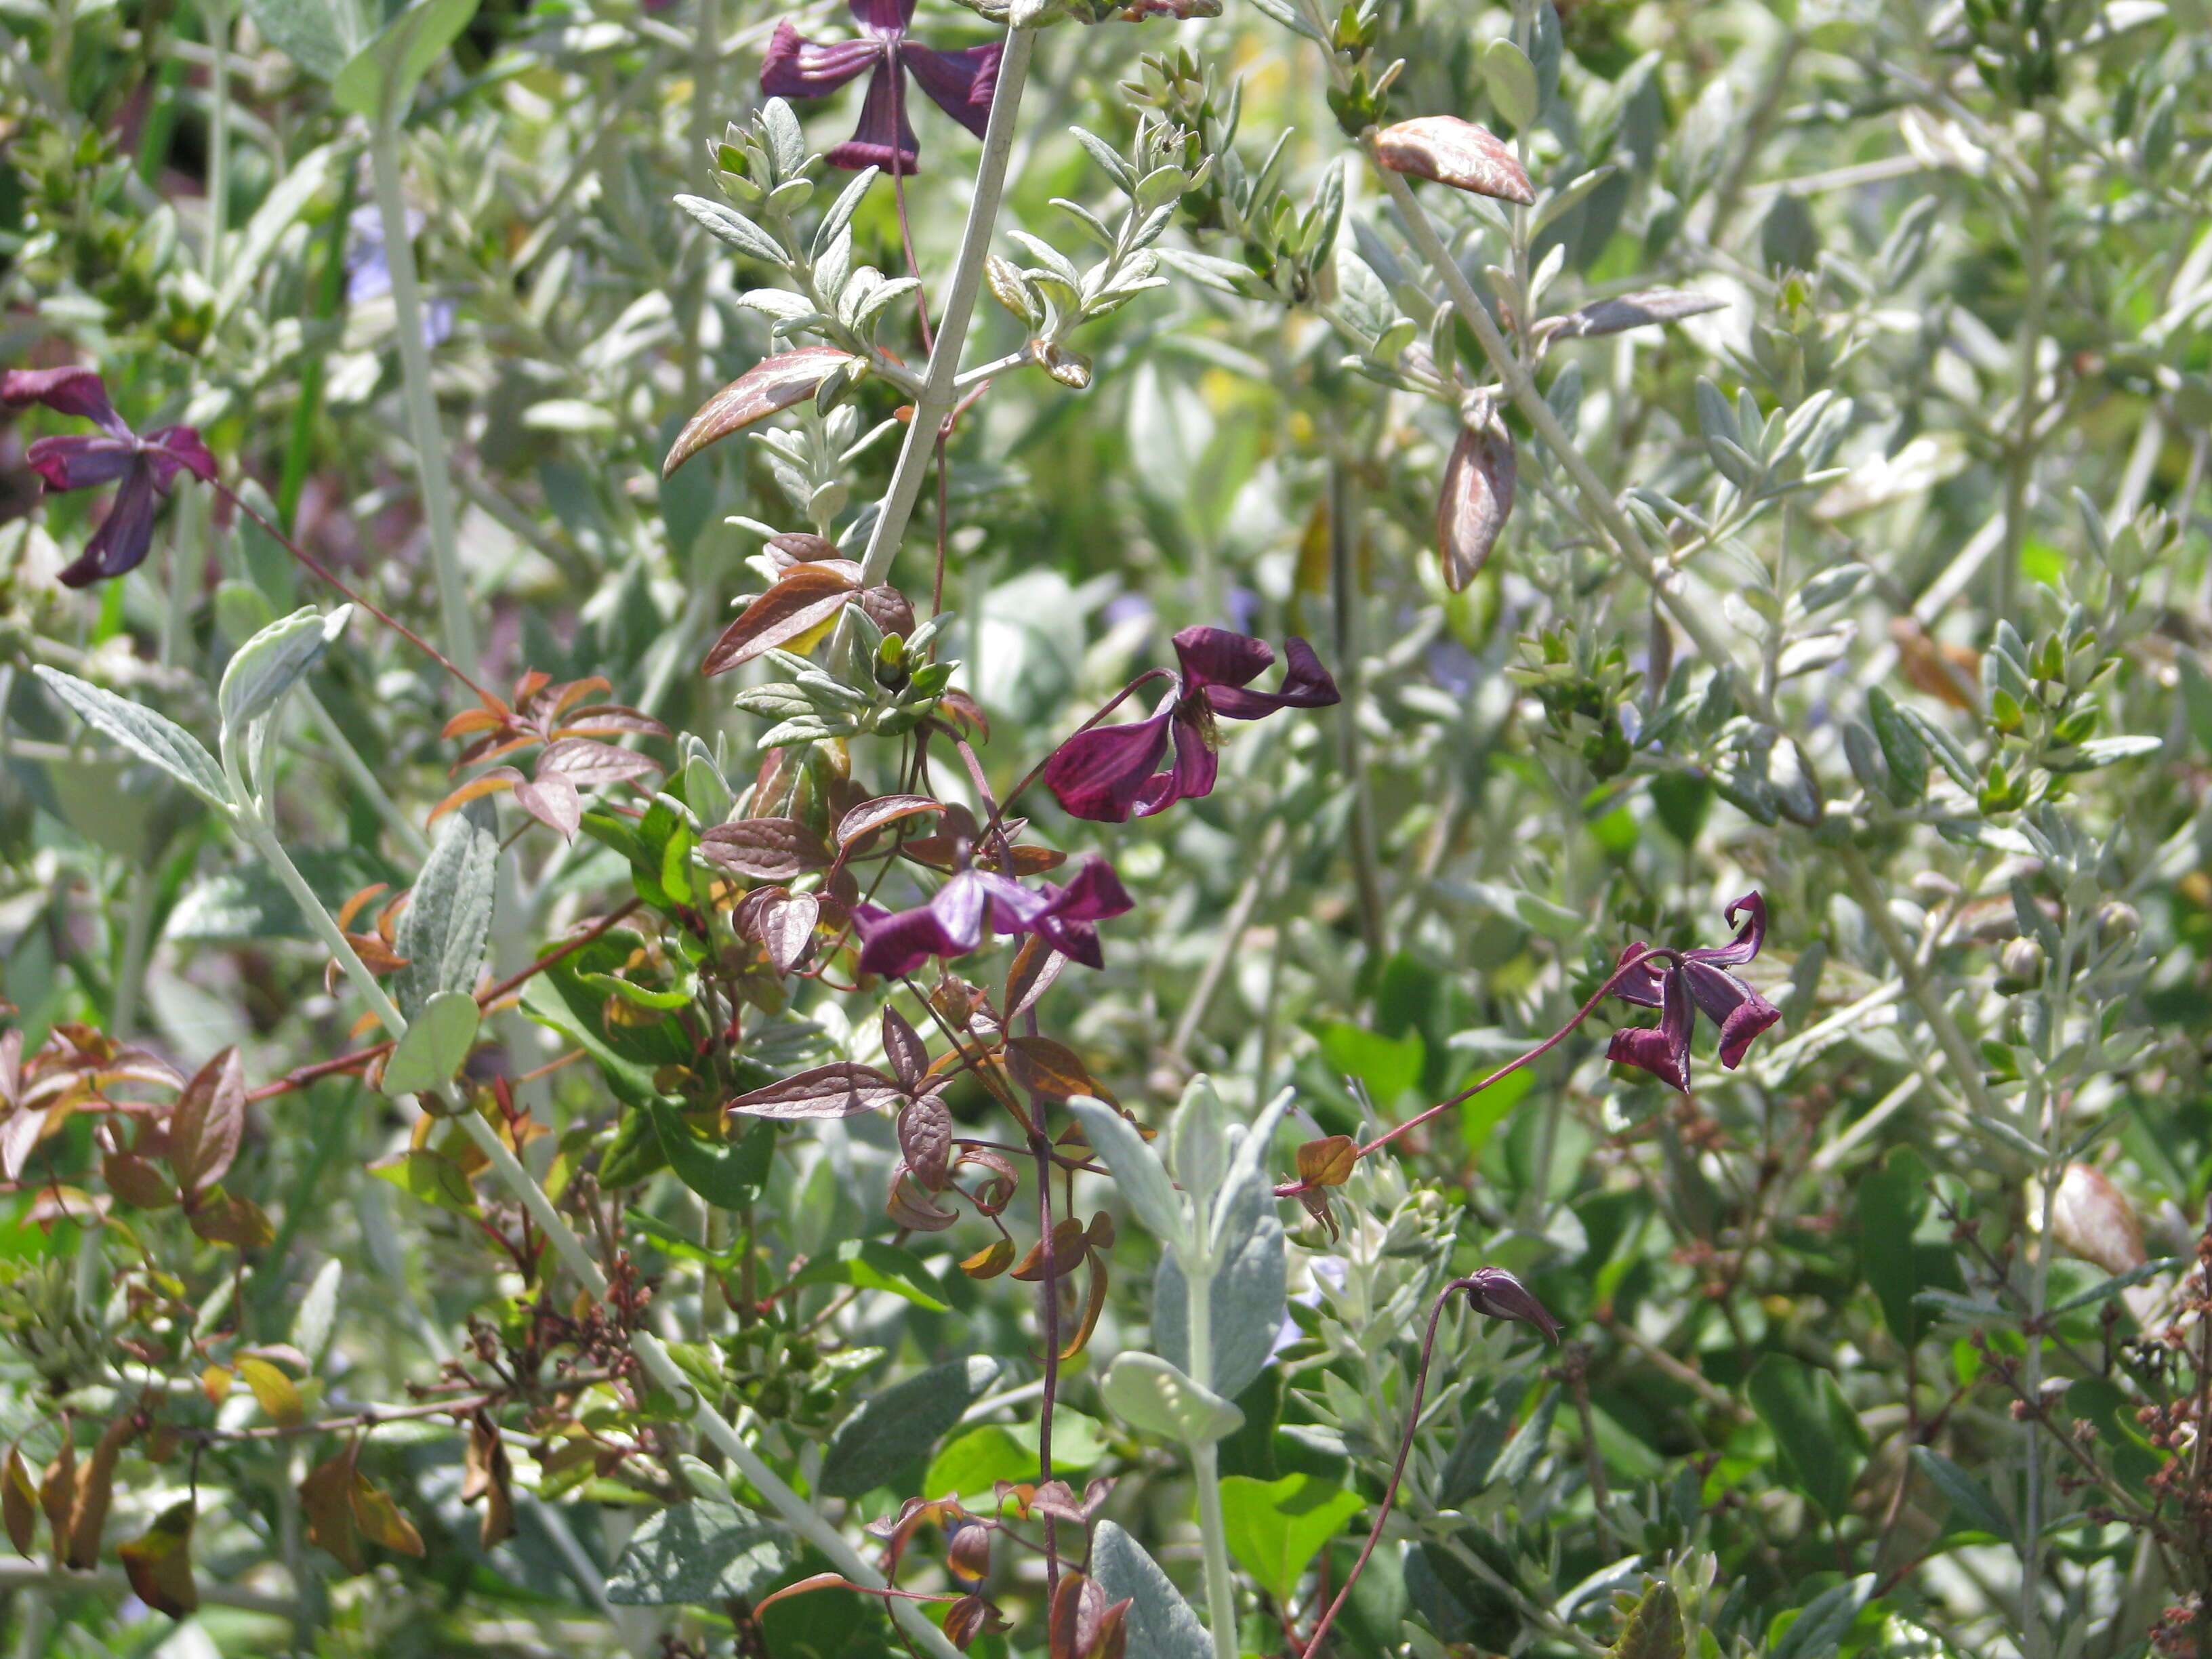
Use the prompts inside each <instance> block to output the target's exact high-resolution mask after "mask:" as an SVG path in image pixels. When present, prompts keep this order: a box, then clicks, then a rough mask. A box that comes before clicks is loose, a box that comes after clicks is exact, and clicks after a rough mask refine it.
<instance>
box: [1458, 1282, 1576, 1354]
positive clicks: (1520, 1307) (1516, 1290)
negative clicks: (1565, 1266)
mask: <svg viewBox="0 0 2212 1659" xmlns="http://www.w3.org/2000/svg"><path fill="white" fill-rule="evenodd" d="M1452 1288H1453V1289H1455V1290H1462V1291H1466V1292H1467V1300H1468V1306H1470V1307H1472V1308H1473V1309H1474V1310H1475V1311H1476V1312H1477V1313H1479V1314H1487V1315H1488V1316H1490V1317H1491V1318H1492V1319H1510V1320H1514V1321H1516V1322H1518V1323H1520V1324H1523V1325H1534V1327H1535V1328H1537V1329H1538V1330H1540V1331H1541V1332H1543V1334H1544V1340H1546V1341H1547V1342H1549V1343H1550V1344H1551V1345H1552V1346H1553V1347H1555V1348H1556V1347H1557V1346H1559V1321H1558V1320H1556V1319H1554V1318H1553V1317H1552V1315H1551V1312H1550V1310H1548V1309H1547V1308H1546V1307H1545V1306H1544V1304H1542V1303H1541V1302H1539V1301H1538V1300H1537V1299H1536V1297H1535V1293H1534V1291H1530V1290H1529V1288H1528V1286H1527V1285H1523V1284H1522V1282H1521V1281H1520V1280H1519V1279H1516V1278H1514V1276H1513V1275H1512V1274H1511V1273H1507V1272H1506V1271H1505V1269H1504V1268H1503V1267H1477V1268H1476V1269H1475V1270H1474V1272H1473V1273H1469V1274H1468V1276H1467V1277H1466V1278H1465V1279H1462V1280H1460V1282H1459V1283H1458V1284H1457V1285H1454V1286H1453V1287H1452Z"/></svg>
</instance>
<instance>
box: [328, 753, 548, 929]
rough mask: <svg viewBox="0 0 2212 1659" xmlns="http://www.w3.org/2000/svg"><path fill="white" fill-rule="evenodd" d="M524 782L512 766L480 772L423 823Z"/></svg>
mask: <svg viewBox="0 0 2212 1659" xmlns="http://www.w3.org/2000/svg"><path fill="white" fill-rule="evenodd" d="M527 742H528V739H527V738H525V739H521V740H520V741H518V742H515V743H512V744H507V747H508V748H509V749H520V748H522V747H524V746H525V745H526V744H527ZM477 758H481V757H477ZM461 764H462V765H467V764H469V760H468V759H467V758H464V759H463V760H462V762H461ZM522 781H523V778H522V774H521V773H520V772H518V771H516V770H515V769H514V768H513V767H512V766H495V767H493V768H492V769H490V770H489V771H488V772H479V773H477V775H476V776H474V777H472V778H471V779H470V780H469V781H467V782H466V783H465V784H462V785H460V786H459V787H457V788H456V789H454V790H453V793H450V794H448V795H447V797H446V798H445V799H443V800H441V801H440V802H439V803H438V804H437V805H435V806H434V807H432V808H431V809H430V816H429V817H427V818H425V819H423V820H422V821H423V823H426V824H428V823H436V822H437V821H438V820H439V819H440V818H441V817H445V816H446V814H447V813H448V812H450V811H453V809H454V808H455V807H457V806H466V805H468V804H469V803H470V802H471V801H472V800H481V799H483V797H484V796H486V795H495V794H497V793H500V792H501V790H503V789H512V788H513V787H516V786H517V785H518V784H520V783H521V782H522ZM341 925H343V924H341Z"/></svg>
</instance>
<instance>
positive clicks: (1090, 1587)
mask: <svg viewBox="0 0 2212 1659" xmlns="http://www.w3.org/2000/svg"><path fill="white" fill-rule="evenodd" d="M1069 1496H1070V1497H1071V1498H1073V1493H1071V1494H1069ZM1105 1620H1106V1592H1105V1591H1104V1590H1103V1589H1099V1588H1098V1584H1097V1581H1096V1580H1095V1579H1091V1578H1087V1577H1085V1576H1084V1575H1083V1574H1081V1573H1079V1572H1073V1571H1069V1572H1063V1573H1061V1574H1060V1585H1059V1588H1058V1589H1055V1590H1054V1592H1053V1597H1052V1608H1051V1612H1050V1613H1049V1615H1048V1620H1047V1626H1046V1635H1047V1640H1048V1650H1049V1652H1050V1655H1051V1659H1097V1650H1098V1647H1099V1644H1100V1641H1101V1639H1102V1638H1103V1636H1104V1634H1105V1631H1104V1625H1105Z"/></svg>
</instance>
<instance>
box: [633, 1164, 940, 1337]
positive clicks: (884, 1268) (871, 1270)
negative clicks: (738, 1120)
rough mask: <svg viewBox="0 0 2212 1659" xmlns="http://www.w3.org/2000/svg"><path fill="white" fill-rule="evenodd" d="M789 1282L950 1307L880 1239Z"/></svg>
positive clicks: (932, 1282) (936, 1287) (912, 1258)
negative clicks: (839, 1287) (850, 1288)
mask: <svg viewBox="0 0 2212 1659" xmlns="http://www.w3.org/2000/svg"><path fill="white" fill-rule="evenodd" d="M760 1127H762V1128H764V1129H766V1130H767V1131H768V1132H769V1135H770V1136H771V1137H773V1136H774V1135H775V1125H774V1124H772V1123H768V1122H765V1121H763V1123H762V1124H761V1126H760ZM677 1173H678V1175H681V1174H683V1171H682V1170H678V1171H677ZM791 1282H792V1283H793V1285H856V1286H858V1287H859V1288H860V1289H861V1290H864V1291H890V1293H891V1294H892V1295H893V1296H900V1297H905V1298H906V1299H907V1300H908V1301H909V1302H911V1303H913V1304H915V1306H916V1307H917V1308H926V1309H927V1310H929V1311H930V1312H931V1313H944V1312H946V1311H947V1310H950V1309H951V1306H952V1304H951V1303H950V1302H948V1301H946V1300H945V1285H944V1284H943V1282H942V1281H940V1280H939V1279H938V1277H937V1275H936V1274H935V1273H932V1272H930V1271H929V1269H928V1268H927V1267H923V1266H922V1265H921V1257H919V1256H917V1255H915V1254H914V1252H913V1251H911V1250H902V1249H900V1248H899V1247H898V1246H897V1245H896V1244H893V1243H888V1242H886V1241H885V1240H884V1239H880V1238H848V1239H847V1240H845V1241H844V1242H843V1243H841V1244H839V1245H838V1246H837V1250H836V1255H829V1256H824V1257H822V1258H820V1259H818V1260H817V1261H810V1262H808V1263H807V1264H806V1266H805V1267H804V1268H803V1269H802V1270H801V1271H800V1272H799V1276H798V1277H797V1278H796V1279H793V1280H792V1281H791Z"/></svg>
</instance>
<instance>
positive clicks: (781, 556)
mask: <svg viewBox="0 0 2212 1659" xmlns="http://www.w3.org/2000/svg"><path fill="white" fill-rule="evenodd" d="M768 553H769V557H770V558H771V559H773V560H774V561H775V562H776V564H777V565H778V566H779V567H781V568H782V569H784V570H788V569H790V568H791V567H792V566H793V565H795V564H809V563H812V562H816V561H817V560H822V559H835V558H838V557H841V556H842V555H841V554H840V553H839V552H838V550H837V544H836V543H835V542H833V541H831V540H830V539H829V538H828V537H827V536H817V535H816V534H815V533H814V532H812V531H811V530H787V531H785V532H783V533H782V534H781V535H779V536H771V537H769V538H768Z"/></svg>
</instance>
